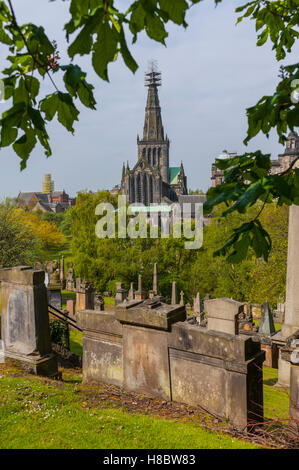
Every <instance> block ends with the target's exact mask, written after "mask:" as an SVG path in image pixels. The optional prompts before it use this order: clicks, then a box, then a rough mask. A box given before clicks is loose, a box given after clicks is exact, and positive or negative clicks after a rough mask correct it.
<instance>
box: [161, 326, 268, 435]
mask: <svg viewBox="0 0 299 470" xmlns="http://www.w3.org/2000/svg"><path fill="white" fill-rule="evenodd" d="M168 341H169V343H168V345H169V360H170V371H171V387H172V388H171V391H172V399H173V400H174V401H178V402H185V403H188V404H190V405H193V406H202V407H203V408H204V409H206V410H208V411H209V412H211V413H214V414H216V415H218V416H221V417H226V418H227V419H229V420H230V421H231V422H232V423H233V424H234V425H235V426H236V427H238V428H244V427H246V425H247V424H248V422H250V421H255V422H257V421H262V420H263V382H262V379H263V377H262V363H263V361H264V352H262V351H261V350H260V344H259V343H257V342H254V341H252V339H251V338H247V337H243V336H235V335H230V334H227V333H220V332H216V331H212V330H208V329H207V328H202V327H200V326H195V325H190V324H189V323H188V322H184V323H177V324H175V325H173V327H172V331H171V333H170V334H169V340H168Z"/></svg>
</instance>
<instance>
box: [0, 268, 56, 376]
mask: <svg viewBox="0 0 299 470" xmlns="http://www.w3.org/2000/svg"><path fill="white" fill-rule="evenodd" d="M44 280H45V273H44V271H40V270H39V271H37V270H33V269H32V268H31V267H29V266H17V267H15V268H6V269H1V270H0V281H1V301H2V339H3V341H4V350H5V357H9V358H12V359H15V360H17V361H20V362H22V363H24V364H26V365H27V366H28V367H29V369H30V370H32V371H33V372H34V373H35V374H39V375H47V376H57V375H58V369H57V359H56V356H55V355H54V354H53V353H52V349H51V339H50V327H49V315H48V301H47V289H46V286H45V283H44Z"/></svg>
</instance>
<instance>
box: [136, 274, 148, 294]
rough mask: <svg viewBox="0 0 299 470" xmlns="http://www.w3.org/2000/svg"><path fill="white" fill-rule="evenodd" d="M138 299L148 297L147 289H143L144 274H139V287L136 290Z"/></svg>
mask: <svg viewBox="0 0 299 470" xmlns="http://www.w3.org/2000/svg"><path fill="white" fill-rule="evenodd" d="M135 299H136V300H144V299H146V291H145V290H143V289H142V276H141V274H138V289H137V290H136V291H135Z"/></svg>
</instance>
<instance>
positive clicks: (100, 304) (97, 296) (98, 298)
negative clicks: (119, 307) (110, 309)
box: [94, 293, 105, 312]
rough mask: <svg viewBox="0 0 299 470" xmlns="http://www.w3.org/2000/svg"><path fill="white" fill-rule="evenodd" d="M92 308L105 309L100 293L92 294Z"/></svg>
mask: <svg viewBox="0 0 299 470" xmlns="http://www.w3.org/2000/svg"><path fill="white" fill-rule="evenodd" d="M94 308H95V310H100V311H101V312H103V311H104V310H105V301H104V298H103V296H102V295H101V294H99V293H97V294H95V296H94Z"/></svg>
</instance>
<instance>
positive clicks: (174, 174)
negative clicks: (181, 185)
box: [168, 166, 181, 184]
mask: <svg viewBox="0 0 299 470" xmlns="http://www.w3.org/2000/svg"><path fill="white" fill-rule="evenodd" d="M180 169H181V167H180V166H171V167H169V169H168V183H169V184H177V182H178V176H179V173H180Z"/></svg>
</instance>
